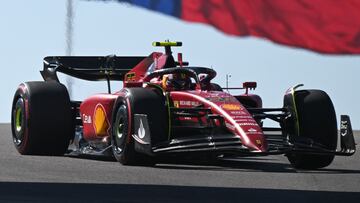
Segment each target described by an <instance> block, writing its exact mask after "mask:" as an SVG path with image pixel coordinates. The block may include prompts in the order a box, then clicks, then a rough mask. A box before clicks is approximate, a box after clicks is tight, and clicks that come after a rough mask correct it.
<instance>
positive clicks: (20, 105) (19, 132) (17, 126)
mask: <svg viewBox="0 0 360 203" xmlns="http://www.w3.org/2000/svg"><path fill="white" fill-rule="evenodd" d="M24 113H25V112H24V100H23V99H22V98H19V99H18V100H17V101H16V104H15V109H14V111H13V128H14V136H13V137H14V143H15V144H16V145H20V144H21V143H22V140H23V137H24V128H25V123H24V121H25V118H24V116H25V115H24Z"/></svg>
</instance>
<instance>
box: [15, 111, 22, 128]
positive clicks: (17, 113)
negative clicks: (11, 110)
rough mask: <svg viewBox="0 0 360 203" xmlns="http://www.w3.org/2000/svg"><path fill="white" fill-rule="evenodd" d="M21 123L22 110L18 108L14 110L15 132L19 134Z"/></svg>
mask: <svg viewBox="0 0 360 203" xmlns="http://www.w3.org/2000/svg"><path fill="white" fill-rule="evenodd" d="M21 121H22V110H21V108H20V107H18V108H16V111H15V127H16V131H17V132H19V131H20V130H21V128H22V126H21V123H22V122H21Z"/></svg>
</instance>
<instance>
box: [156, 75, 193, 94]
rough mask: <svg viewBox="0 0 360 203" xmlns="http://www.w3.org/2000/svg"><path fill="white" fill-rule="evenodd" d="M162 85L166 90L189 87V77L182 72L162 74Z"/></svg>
mask: <svg viewBox="0 0 360 203" xmlns="http://www.w3.org/2000/svg"><path fill="white" fill-rule="evenodd" d="M162 86H163V88H164V89H166V90H187V89H190V86H191V79H190V78H189V76H187V75H186V74H183V73H173V74H168V75H164V76H163V80H162Z"/></svg>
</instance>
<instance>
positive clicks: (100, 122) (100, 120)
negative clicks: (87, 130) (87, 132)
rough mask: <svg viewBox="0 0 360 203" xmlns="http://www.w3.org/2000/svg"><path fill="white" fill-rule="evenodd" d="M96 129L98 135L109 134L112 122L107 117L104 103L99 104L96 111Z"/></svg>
mask: <svg viewBox="0 0 360 203" xmlns="http://www.w3.org/2000/svg"><path fill="white" fill-rule="evenodd" d="M93 118H94V129H95V134H96V135H98V136H106V135H108V130H109V128H110V123H109V121H108V119H107V116H106V112H105V108H104V106H103V105H102V104H97V105H96V107H95V111H94V116H93Z"/></svg>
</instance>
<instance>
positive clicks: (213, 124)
mask: <svg viewBox="0 0 360 203" xmlns="http://www.w3.org/2000/svg"><path fill="white" fill-rule="evenodd" d="M153 45H154V46H161V47H164V48H165V52H164V53H159V52H153V53H151V54H150V55H149V56H136V57H135V56H115V55H110V56H104V57H88V56H81V57H78V56H48V57H45V58H44V68H43V70H42V71H40V72H41V75H42V77H43V78H44V80H45V81H42V82H25V83H22V84H20V86H19V87H18V89H17V91H16V93H15V95H14V99H13V103H12V119H11V128H12V137H13V141H14V144H15V147H16V149H17V150H18V151H19V153H20V154H24V155H63V154H73V155H74V154H75V155H99V156H108V157H114V158H115V159H116V160H118V161H119V162H120V163H121V164H124V165H154V164H156V161H157V160H158V159H157V158H158V157H163V156H167V157H172V158H175V159H176V157H179V156H190V157H191V156H196V155H201V154H202V155H204V154H205V155H209V156H208V157H212V158H218V159H221V158H224V157H225V158H226V157H232V156H265V155H274V154H284V155H286V156H287V158H288V159H289V161H290V163H291V164H292V165H293V166H294V167H295V168H306V169H316V168H322V167H326V166H328V165H329V164H330V163H331V162H332V161H333V159H334V156H335V155H340V156H350V155H352V154H354V153H355V150H356V148H355V142H354V137H353V133H352V128H351V124H350V119H349V117H348V116H346V115H343V116H341V121H340V125H341V126H340V135H339V137H340V138H341V144H340V145H341V146H340V147H339V149H337V148H338V147H337V140H338V128H337V120H336V114H335V110H334V107H333V104H332V102H331V100H330V98H329V96H328V95H327V94H326V93H325V92H324V91H321V90H299V89H298V88H299V87H300V86H296V87H293V88H290V89H289V90H288V91H287V92H286V94H285V96H284V98H283V101H284V102H283V106H282V107H280V108H263V106H262V99H261V97H260V96H258V95H255V94H250V93H249V91H251V90H252V89H255V88H256V85H257V84H256V82H244V83H243V87H241V88H222V87H220V86H219V85H218V84H216V83H213V82H212V79H213V78H214V77H215V76H216V72H215V70H213V69H211V68H206V67H198V66H189V63H188V62H185V61H183V60H182V54H181V53H179V54H178V56H177V59H176V60H175V59H174V57H173V55H172V51H171V47H174V46H181V45H182V43H181V42H169V41H165V42H154V43H153ZM57 72H61V73H64V74H67V75H70V76H72V77H76V78H80V79H83V80H89V81H100V80H103V81H107V84H108V92H107V93H101V94H96V95H93V96H90V97H88V98H87V99H85V100H84V101H72V100H70V98H69V94H68V90H67V88H66V87H65V86H64V85H63V84H61V83H60V82H59V79H58V77H57ZM112 80H117V81H123V88H122V89H121V90H120V91H114V92H112V91H111V87H110V84H111V83H110V81H112ZM229 89H244V93H243V94H240V95H231V94H230V93H229ZM265 119H271V120H273V121H275V122H277V123H278V124H279V126H278V127H266V126H264V125H263V121H264V120H265Z"/></svg>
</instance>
